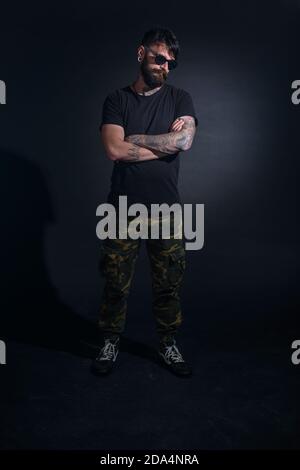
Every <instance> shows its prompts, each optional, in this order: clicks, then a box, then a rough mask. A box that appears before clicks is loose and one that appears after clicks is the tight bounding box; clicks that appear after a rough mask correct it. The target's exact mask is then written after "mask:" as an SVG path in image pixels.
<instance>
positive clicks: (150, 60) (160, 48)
mask: <svg viewBox="0 0 300 470" xmlns="http://www.w3.org/2000/svg"><path fill="white" fill-rule="evenodd" d="M150 49H151V51H150V50H149V49H145V50H144V51H145V56H144V59H143V60H142V62H141V73H142V76H143V79H144V82H145V83H146V85H148V87H149V88H156V87H160V86H162V85H163V84H164V83H165V81H166V80H167V77H168V74H169V66H168V62H165V63H164V64H162V65H158V64H156V63H155V54H162V55H163V56H165V58H166V59H169V60H171V59H174V56H173V54H172V53H171V54H170V53H169V51H168V48H167V46H166V45H165V44H163V43H156V44H152V45H151V46H150Z"/></svg>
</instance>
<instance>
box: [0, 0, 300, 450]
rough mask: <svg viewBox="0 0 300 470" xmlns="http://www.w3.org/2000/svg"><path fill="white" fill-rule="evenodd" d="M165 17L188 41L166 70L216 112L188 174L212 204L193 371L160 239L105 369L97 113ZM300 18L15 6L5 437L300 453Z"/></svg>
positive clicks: (6, 170) (0, 141)
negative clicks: (157, 298)
mask: <svg viewBox="0 0 300 470" xmlns="http://www.w3.org/2000/svg"><path fill="white" fill-rule="evenodd" d="M155 24H160V25H163V26H166V27H169V28H171V29H172V30H173V31H174V32H175V34H176V36H177V37H178V40H179V42H180V46H181V52H180V64H179V67H178V69H177V70H176V71H174V72H171V73H170V75H169V77H168V82H169V83H171V84H174V85H175V86H178V87H181V88H184V89H185V90H187V91H188V92H190V94H191V96H192V98H193V101H194V105H195V109H196V113H197V117H198V120H199V126H198V132H197V134H196V137H195V139H194V143H193V146H192V148H191V149H190V150H189V151H188V152H185V153H182V154H181V155H180V158H181V160H182V161H181V170H180V186H179V189H180V193H181V196H182V200H183V202H184V203H193V204H204V205H205V242H204V247H203V249H202V250H199V251H188V252H187V257H188V258H187V261H188V266H187V271H186V276H185V281H184V289H183V293H182V303H183V312H184V324H183V326H182V329H181V336H180V338H181V342H180V344H181V345H182V349H183V351H184V354H185V356H186V357H188V358H189V360H190V361H191V362H192V363H193V365H194V370H195V372H194V377H193V378H192V379H190V380H180V379H178V378H176V377H174V376H171V374H170V373H169V372H168V371H166V370H164V369H162V368H161V367H160V366H159V363H157V361H156V356H155V350H154V348H155V342H156V335H155V329H154V321H153V318H152V317H151V289H150V272H149V265H148V260H147V257H146V252H145V249H144V247H143V248H142V251H141V253H140V258H139V260H138V263H137V272H136V276H135V278H134V281H133V285H132V291H131V294H130V298H129V303H128V321H127V327H126V334H125V337H124V341H123V346H122V348H123V354H121V355H120V359H119V360H118V367H117V368H116V370H115V372H114V374H113V375H111V376H110V377H109V378H106V379H99V378H96V377H94V376H93V375H91V374H90V371H89V367H90V359H91V357H93V355H94V352H95V346H96V339H95V326H94V325H95V321H96V319H97V312H98V308H99V302H100V296H101V290H102V286H103V279H102V278H101V277H100V276H99V272H98V260H99V246H100V241H99V240H98V239H97V237H96V232H95V230H96V224H97V222H98V219H97V218H96V208H97V206H98V205H99V204H101V203H102V202H105V200H106V195H107V192H108V190H109V182H110V175H111V171H112V162H110V161H109V159H108V158H107V157H106V156H105V153H104V149H103V147H102V144H101V141H100V136H99V132H98V126H99V123H100V118H101V111H102V104H103V101H104V99H105V97H106V95H107V94H108V93H109V92H111V91H113V90H114V89H116V88H120V87H123V86H126V85H128V84H129V83H132V81H133V80H134V79H135V78H136V75H137V72H138V63H137V60H136V51H137V48H138V46H139V44H140V40H141V38H142V36H143V34H144V32H145V31H146V30H148V29H150V28H151V27H152V26H153V25H155ZM299 27H300V3H299V2H298V1H273V2H267V1H265V2H257V1H252V2H250V1H249V2H248V1H246V2H235V1H227V2H221V1H211V2H210V3H209V5H208V4H207V2H202V1H198V2H184V3H176V4H175V3H174V2H161V3H160V4H158V3H155V2H153V3H151V2H148V3H142V2H133V1H130V2H122V3H121V2H109V3H108V4H104V2H103V3H102V2H99V1H86V2H81V3H79V2H72V3H71V2H70V3H68V2H60V3H58V2H57V3H56V2H50V1H45V2H43V3H33V2H29V3H28V2H26V3H25V2H24V3H21V2H13V3H10V4H9V5H5V6H3V5H2V6H1V30H0V49H1V56H0V79H1V80H4V81H5V82H6V86H7V104H6V105H4V106H0V132H1V136H0V154H1V155H0V179H1V180H0V188H1V198H0V204H1V208H0V209H1V212H0V213H1V218H2V224H1V245H0V251H1V299H0V307H1V330H0V338H1V339H2V340H5V341H6V344H7V365H5V366H0V376H1V402H0V411H1V415H2V420H1V421H2V424H1V439H0V445H1V448H3V449H120V448H122V449H145V448H147V449H176V448H177V449H189V448H190V449H191V448H194V449H195V448H198V449H241V448H285V449H286V448H299V442H300V441H299V432H298V433H297V422H298V420H299V409H300V405H299V400H298V399H297V394H298V391H299V374H300V365H299V366H298V367H297V366H294V365H292V363H291V359H290V357H291V353H292V350H291V343H292V341H293V340H295V339H300V322H299V316H298V315H299V288H298V280H299V261H300V258H299V219H298V217H299V211H298V199H299V189H298V179H299V167H300V165H299V143H298V132H299V131H298V128H299V117H300V106H299V107H298V106H295V105H293V104H292V102H291V94H292V90H291V83H292V81H293V80H296V79H300V70H299V69H300V65H299V59H298V55H299V54H298V51H297V47H298V39H299Z"/></svg>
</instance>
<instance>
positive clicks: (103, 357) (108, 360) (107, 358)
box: [92, 338, 120, 375]
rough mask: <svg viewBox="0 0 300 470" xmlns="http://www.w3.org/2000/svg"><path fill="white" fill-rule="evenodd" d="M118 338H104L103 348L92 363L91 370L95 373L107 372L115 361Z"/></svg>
mask: <svg viewBox="0 0 300 470" xmlns="http://www.w3.org/2000/svg"><path fill="white" fill-rule="evenodd" d="M119 344H120V338H115V339H112V338H105V343H104V346H103V348H101V349H100V352H99V354H98V356H97V357H96V358H95V359H94V361H93V364H92V370H93V372H95V373H97V374H102V375H104V374H108V373H109V372H110V371H111V370H112V368H113V366H114V363H115V362H116V359H117V356H118V353H119Z"/></svg>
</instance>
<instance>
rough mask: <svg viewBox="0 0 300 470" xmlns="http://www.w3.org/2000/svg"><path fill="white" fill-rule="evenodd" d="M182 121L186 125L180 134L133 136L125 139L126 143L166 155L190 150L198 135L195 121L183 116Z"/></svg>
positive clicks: (190, 117)
mask: <svg viewBox="0 0 300 470" xmlns="http://www.w3.org/2000/svg"><path fill="white" fill-rule="evenodd" d="M180 119H182V120H183V121H184V124H183V126H182V128H181V130H180V131H178V132H169V133H168V134H159V135H146V134H133V135H129V136H127V137H125V141H126V142H131V143H132V144H136V145H138V146H140V147H143V148H147V149H150V150H154V151H155V150H156V151H160V152H164V153H166V154H173V153H176V152H179V151H182V150H183V151H184V150H188V149H189V148H191V146H192V143H193V139H194V135H195V133H196V126H195V119H194V118H193V117H192V116H181V117H180Z"/></svg>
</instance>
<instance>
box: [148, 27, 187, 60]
mask: <svg viewBox="0 0 300 470" xmlns="http://www.w3.org/2000/svg"><path fill="white" fill-rule="evenodd" d="M156 42H163V43H164V44H165V45H166V46H167V48H168V49H169V51H171V52H172V53H173V55H174V58H175V60H176V59H177V58H178V55H179V50H180V47H179V42H178V40H177V38H176V36H175V34H174V33H173V31H171V30H170V29H169V28H164V27H162V26H159V25H157V26H155V27H154V28H152V29H150V30H149V31H146V33H145V34H144V36H143V39H142V41H141V44H142V45H143V46H147V47H150V46H151V45H152V44H154V43H156Z"/></svg>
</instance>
